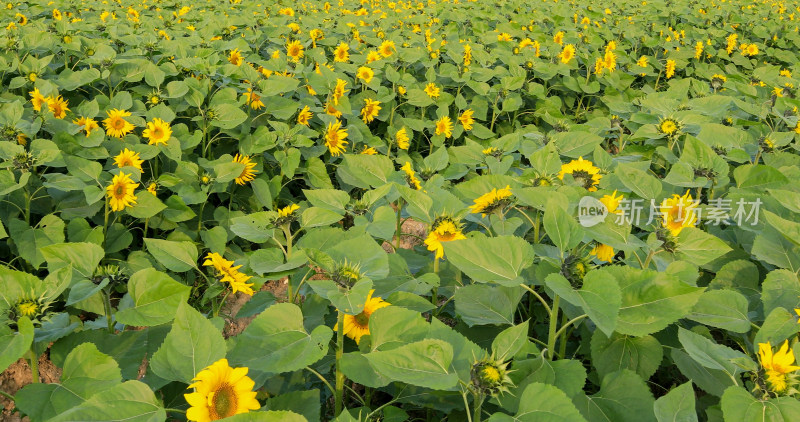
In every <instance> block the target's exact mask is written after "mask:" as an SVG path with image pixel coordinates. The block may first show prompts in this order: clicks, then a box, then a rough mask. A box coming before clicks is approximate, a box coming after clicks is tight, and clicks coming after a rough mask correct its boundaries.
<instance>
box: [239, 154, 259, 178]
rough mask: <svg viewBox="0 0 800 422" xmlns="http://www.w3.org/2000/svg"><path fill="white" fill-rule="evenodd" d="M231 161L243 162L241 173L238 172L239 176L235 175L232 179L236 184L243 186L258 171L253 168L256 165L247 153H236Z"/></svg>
mask: <svg viewBox="0 0 800 422" xmlns="http://www.w3.org/2000/svg"><path fill="white" fill-rule="evenodd" d="M233 162H234V163H241V164H244V168H243V169H242V173H241V174H239V177H237V178H236V179H235V180H234V182H236V184H237V185H241V186H244V185H245V184H246V183H247V182H250V181H252V180H253V179H255V175H256V173H258V171H256V170H254V169H255V167H256V163H255V162H254V161H253V160H251V159H250V156H249V155H242V154H236V155H235V156H234V157H233Z"/></svg>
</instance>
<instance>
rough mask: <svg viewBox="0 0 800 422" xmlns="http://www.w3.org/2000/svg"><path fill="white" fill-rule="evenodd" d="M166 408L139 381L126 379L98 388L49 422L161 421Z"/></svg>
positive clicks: (164, 417)
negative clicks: (101, 388) (109, 386)
mask: <svg viewBox="0 0 800 422" xmlns="http://www.w3.org/2000/svg"><path fill="white" fill-rule="evenodd" d="M166 417H167V414H166V411H165V410H164V408H163V407H162V406H161V404H160V403H159V401H158V399H156V396H155V394H153V391H152V390H150V387H148V386H147V385H146V384H144V383H142V382H140V381H127V382H124V383H122V384H119V385H117V386H115V387H112V388H110V389H107V390H100V391H98V393H97V394H95V395H94V396H92V398H91V399H89V400H87V401H86V402H84V403H83V404H81V405H79V406H77V407H74V408H72V409H70V410H68V411H66V412H64V413H61V414H59V415H58V416H56V417H55V418H53V419H51V421H52V422H79V421H80V422H94V421H98V422H100V421H126V422H160V421H163V420H165V419H166Z"/></svg>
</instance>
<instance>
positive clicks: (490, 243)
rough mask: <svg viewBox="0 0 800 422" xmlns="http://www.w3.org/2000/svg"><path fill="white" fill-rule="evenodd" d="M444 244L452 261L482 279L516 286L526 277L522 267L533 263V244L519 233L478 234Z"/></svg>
mask: <svg viewBox="0 0 800 422" xmlns="http://www.w3.org/2000/svg"><path fill="white" fill-rule="evenodd" d="M442 244H443V245H444V252H445V257H446V258H447V259H448V260H449V261H450V263H452V264H453V265H455V266H456V267H457V268H458V269H459V270H461V271H463V272H464V274H466V275H467V276H469V277H470V278H471V279H473V280H475V281H478V282H481V283H492V282H494V283H498V284H502V285H504V286H508V287H511V286H516V285H518V284H520V283H522V282H523V281H524V280H523V278H522V277H521V274H522V270H524V269H525V268H527V267H529V266H530V265H531V264H532V263H533V255H534V253H533V247H531V245H530V243H528V242H526V241H525V240H524V239H522V238H520V237H516V236H498V237H474V238H468V239H463V240H454V241H452V242H444V243H442Z"/></svg>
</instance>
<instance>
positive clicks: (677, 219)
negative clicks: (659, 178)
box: [660, 190, 699, 236]
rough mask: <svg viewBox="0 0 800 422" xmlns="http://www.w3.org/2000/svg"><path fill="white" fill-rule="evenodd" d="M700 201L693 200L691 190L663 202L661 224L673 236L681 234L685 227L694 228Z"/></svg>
mask: <svg viewBox="0 0 800 422" xmlns="http://www.w3.org/2000/svg"><path fill="white" fill-rule="evenodd" d="M698 202H699V201H695V200H694V199H692V195H691V194H690V193H689V190H687V191H686V194H684V195H683V196H680V195H677V194H675V195H672V198H667V199H664V201H662V202H661V207H660V212H661V215H662V220H661V224H662V226H663V227H664V228H665V229H667V230H668V231H669V233H670V234H671V235H672V236H677V235H678V234H680V232H681V230H683V229H684V228H685V227H694V225H695V224H696V223H697V210H696V208H697V205H698Z"/></svg>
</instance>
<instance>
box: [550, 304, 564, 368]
mask: <svg viewBox="0 0 800 422" xmlns="http://www.w3.org/2000/svg"><path fill="white" fill-rule="evenodd" d="M560 302H561V297H559V296H558V295H555V298H554V299H553V309H552V311H551V312H550V330H549V332H548V334H547V351H548V353H549V354H548V356H547V358H548V359H550V360H553V357H554V356H555V352H556V349H555V348H556V340H557V339H558V336H557V335H556V333H557V331H558V330H557V328H558V307H559V305H560Z"/></svg>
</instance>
